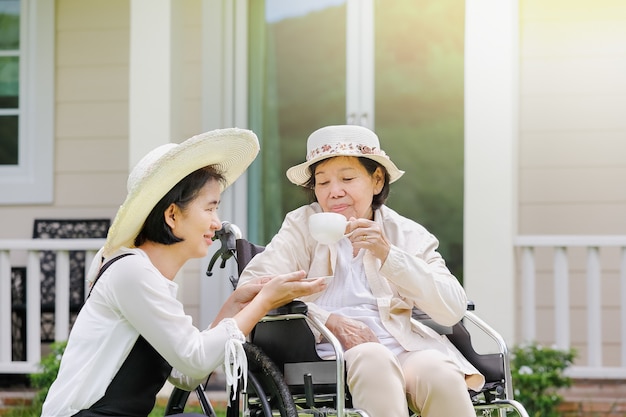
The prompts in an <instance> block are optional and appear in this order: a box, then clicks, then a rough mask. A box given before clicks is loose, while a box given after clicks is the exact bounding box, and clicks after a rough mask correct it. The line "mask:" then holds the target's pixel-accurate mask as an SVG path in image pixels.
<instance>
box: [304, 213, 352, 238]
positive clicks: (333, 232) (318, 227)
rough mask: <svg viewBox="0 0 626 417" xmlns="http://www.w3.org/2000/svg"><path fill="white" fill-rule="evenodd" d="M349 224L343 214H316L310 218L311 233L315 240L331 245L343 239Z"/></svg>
mask: <svg viewBox="0 0 626 417" xmlns="http://www.w3.org/2000/svg"><path fill="white" fill-rule="evenodd" d="M347 223H348V221H347V220H346V218H345V217H344V216H343V214H339V213H315V214H313V215H312V216H311V217H309V231H310V233H311V236H313V238H314V239H315V240H317V241H318V242H320V243H323V244H326V245H330V244H331V243H335V242H337V241H338V240H339V239H341V238H342V237H343V234H344V233H345V231H346V225H347Z"/></svg>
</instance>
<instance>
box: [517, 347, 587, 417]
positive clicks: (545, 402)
mask: <svg viewBox="0 0 626 417" xmlns="http://www.w3.org/2000/svg"><path fill="white" fill-rule="evenodd" d="M511 353H512V359H511V374H512V376H513V388H514V391H515V392H514V395H515V399H516V400H517V401H519V402H520V403H522V404H523V405H524V407H525V408H526V410H527V411H528V414H530V415H531V416H535V417H558V416H559V413H558V412H557V410H556V408H557V406H558V405H559V404H560V403H561V402H562V401H563V398H562V397H561V396H560V395H558V393H557V389H558V388H564V387H569V386H571V385H572V380H571V378H569V377H568V376H566V375H564V374H563V371H564V370H565V369H566V368H567V367H568V366H570V365H571V364H572V363H573V361H574V358H575V357H576V351H575V350H573V349H570V350H559V349H555V348H546V347H542V346H540V345H538V344H536V343H531V344H528V345H523V346H517V347H515V348H514V349H513V350H512V352H511Z"/></svg>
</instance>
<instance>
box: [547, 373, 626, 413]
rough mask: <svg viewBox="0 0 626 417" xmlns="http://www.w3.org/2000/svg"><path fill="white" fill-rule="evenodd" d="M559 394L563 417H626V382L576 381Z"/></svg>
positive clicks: (560, 409)
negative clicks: (561, 400)
mask: <svg viewBox="0 0 626 417" xmlns="http://www.w3.org/2000/svg"><path fill="white" fill-rule="evenodd" d="M559 394H560V395H562V396H563V402H562V403H561V405H560V406H559V411H560V413H561V417H626V381H625V380H575V381H574V383H573V384H572V386H571V387H569V388H566V389H562V390H559Z"/></svg>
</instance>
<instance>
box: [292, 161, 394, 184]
mask: <svg viewBox="0 0 626 417" xmlns="http://www.w3.org/2000/svg"><path fill="white" fill-rule="evenodd" d="M337 156H353V157H356V158H369V159H371V160H374V161H376V162H378V163H379V164H381V165H382V166H384V167H385V169H386V170H387V173H388V174H389V183H392V182H394V181H397V180H398V179H399V178H400V177H401V176H402V175H404V171H401V170H399V169H398V167H397V166H396V164H394V163H393V162H391V160H390V159H389V158H387V157H385V156H381V155H369V154H368V155H363V154H358V155H357V154H354V153H345V154H342V153H334V154H332V155H320V156H318V157H316V158H313V159H311V160H309V161H306V162H303V163H301V164H299V165H295V166H292V167H291V168H289V169H288V170H287V173H286V174H287V178H288V179H289V181H291V182H292V183H294V184H296V185H299V186H301V187H305V186H306V183H307V182H308V181H309V178H310V176H311V173H310V172H309V167H310V166H311V165H313V164H314V163H316V162H319V161H321V160H324V159H329V158H334V157H337Z"/></svg>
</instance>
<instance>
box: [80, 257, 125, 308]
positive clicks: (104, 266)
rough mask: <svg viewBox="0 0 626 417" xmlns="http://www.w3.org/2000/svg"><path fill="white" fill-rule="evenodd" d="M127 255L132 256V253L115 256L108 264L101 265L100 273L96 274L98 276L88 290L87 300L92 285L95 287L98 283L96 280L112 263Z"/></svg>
mask: <svg viewBox="0 0 626 417" xmlns="http://www.w3.org/2000/svg"><path fill="white" fill-rule="evenodd" d="M128 255H134V253H129V252H127V253H123V254H121V255H117V256H116V257H115V258H113V259H111V260H110V261H109V262H107V263H105V264H104V265H102V268H100V271H99V272H98V276H97V277H96V279H94V280H93V283H92V284H91V288H90V289H89V294H88V295H87V298H89V296H90V295H91V291H93V287H94V285H96V282H98V279H100V276H101V275H102V274H103V273H104V271H106V270H107V268H108V267H110V266H111V264H112V263H113V262H115V261H117V260H118V259H122V258H123V257H125V256H128Z"/></svg>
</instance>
